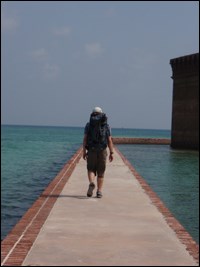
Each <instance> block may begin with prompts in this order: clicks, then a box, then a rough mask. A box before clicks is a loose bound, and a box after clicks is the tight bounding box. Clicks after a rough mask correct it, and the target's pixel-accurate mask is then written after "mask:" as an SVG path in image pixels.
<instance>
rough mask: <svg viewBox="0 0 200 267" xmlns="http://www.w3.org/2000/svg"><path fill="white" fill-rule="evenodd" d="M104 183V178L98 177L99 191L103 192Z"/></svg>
mask: <svg viewBox="0 0 200 267" xmlns="http://www.w3.org/2000/svg"><path fill="white" fill-rule="evenodd" d="M103 181H104V178H103V177H99V176H98V177H97V191H100V192H101V191H102V188H103Z"/></svg>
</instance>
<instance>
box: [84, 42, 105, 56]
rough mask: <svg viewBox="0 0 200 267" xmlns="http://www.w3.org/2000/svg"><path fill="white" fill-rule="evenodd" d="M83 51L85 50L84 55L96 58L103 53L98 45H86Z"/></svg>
mask: <svg viewBox="0 0 200 267" xmlns="http://www.w3.org/2000/svg"><path fill="white" fill-rule="evenodd" d="M85 50H86V53H87V54H88V55H89V56H91V57H96V56H99V55H101V54H102V53H103V48H102V46H101V44H100V43H90V44H86V45H85Z"/></svg>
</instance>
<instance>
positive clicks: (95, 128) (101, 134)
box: [83, 107, 113, 198]
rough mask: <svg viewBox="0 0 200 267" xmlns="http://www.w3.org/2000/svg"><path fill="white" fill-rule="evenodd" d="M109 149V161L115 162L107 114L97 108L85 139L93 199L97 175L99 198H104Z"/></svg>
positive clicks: (84, 150)
mask: <svg viewBox="0 0 200 267" xmlns="http://www.w3.org/2000/svg"><path fill="white" fill-rule="evenodd" d="M107 147H108V148H109V151H110V154H109V161H110V162H111V161H113V142H112V138H111V130H110V127H109V125H108V123H107V117H106V114H105V113H103V112H102V109H101V108H99V107H95V108H94V109H93V111H92V113H91V115H90V121H89V122H88V123H87V124H86V126H85V130H84V138H83V158H84V160H87V171H88V179H89V188H88V191H87V196H88V197H92V195H93V190H94V189H95V183H94V180H95V176H96V175H97V192H96V196H97V197H98V198H101V197H102V187H103V181H104V173H105V169H106V159H107Z"/></svg>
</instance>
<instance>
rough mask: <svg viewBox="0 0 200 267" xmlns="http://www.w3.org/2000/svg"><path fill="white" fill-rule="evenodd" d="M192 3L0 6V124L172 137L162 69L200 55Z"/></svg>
mask: <svg viewBox="0 0 200 267" xmlns="http://www.w3.org/2000/svg"><path fill="white" fill-rule="evenodd" d="M198 25H199V2H198V1H1V123H2V124H17V125H41V126H80V127H84V126H85V124H86V122H87V121H88V120H89V116H90V113H91V112H92V109H93V108H94V107H95V106H99V107H101V108H102V110H103V112H105V113H106V114H107V116H108V122H109V125H110V126H111V128H121V127H122V128H140V129H171V119H172V93H173V80H172V78H171V76H172V69H171V65H170V59H172V58H177V57H181V56H185V55H189V54H193V53H198V52H199V26H198Z"/></svg>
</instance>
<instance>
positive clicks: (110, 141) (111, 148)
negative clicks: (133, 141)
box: [108, 136, 114, 162]
mask: <svg viewBox="0 0 200 267" xmlns="http://www.w3.org/2000/svg"><path fill="white" fill-rule="evenodd" d="M108 147H109V150H110V154H109V161H110V162H111V161H113V154H114V150H113V142H112V137H111V136H109V137H108Z"/></svg>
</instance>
